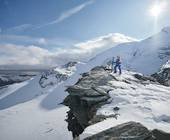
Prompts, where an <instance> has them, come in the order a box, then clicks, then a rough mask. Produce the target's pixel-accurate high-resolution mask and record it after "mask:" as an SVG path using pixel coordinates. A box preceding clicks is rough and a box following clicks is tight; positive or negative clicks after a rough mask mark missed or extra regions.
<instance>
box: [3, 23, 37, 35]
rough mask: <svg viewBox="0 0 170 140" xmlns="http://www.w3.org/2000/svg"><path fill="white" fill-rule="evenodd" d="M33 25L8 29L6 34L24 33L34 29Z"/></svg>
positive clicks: (22, 25)
mask: <svg viewBox="0 0 170 140" xmlns="http://www.w3.org/2000/svg"><path fill="white" fill-rule="evenodd" d="M33 27H34V26H33V25H32V24H21V25H18V26H15V27H11V28H9V29H7V30H6V31H5V32H7V33H16V32H23V31H25V30H28V29H33Z"/></svg>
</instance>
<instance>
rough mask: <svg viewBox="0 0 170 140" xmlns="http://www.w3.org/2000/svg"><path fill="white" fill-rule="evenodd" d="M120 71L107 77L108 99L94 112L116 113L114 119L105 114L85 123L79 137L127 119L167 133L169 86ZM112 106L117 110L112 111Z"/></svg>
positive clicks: (100, 113) (99, 113)
mask: <svg viewBox="0 0 170 140" xmlns="http://www.w3.org/2000/svg"><path fill="white" fill-rule="evenodd" d="M123 73H124V74H123V75H121V76H119V75H115V74H113V76H116V78H117V79H118V81H117V80H113V81H110V84H111V87H112V85H113V86H114V89H113V90H112V91H110V92H109V94H110V96H111V103H109V104H106V105H104V106H102V107H101V108H100V109H99V110H98V112H97V114H98V115H106V116H109V115H114V114H119V115H117V119H115V118H108V119H106V120H104V121H102V122H99V123H97V124H95V125H92V126H89V127H87V128H86V129H85V131H84V133H83V135H82V136H81V137H82V138H83V137H86V136H90V135H93V134H96V133H99V132H101V131H103V130H105V129H107V128H110V127H113V126H116V125H118V124H121V123H125V122H128V121H136V122H140V123H142V124H143V125H145V126H146V127H147V128H149V129H155V128H157V129H160V130H164V131H166V132H169V133H170V108H169V104H170V92H169V91H170V87H166V86H162V85H159V84H157V83H152V82H150V81H144V82H143V83H141V82H140V81H139V80H138V79H136V78H135V77H134V76H133V75H134V74H135V73H133V72H128V71H124V72H123ZM125 81H128V82H129V83H127V82H125ZM105 88H107V89H110V87H105ZM115 107H118V108H119V110H118V111H114V108H115Z"/></svg>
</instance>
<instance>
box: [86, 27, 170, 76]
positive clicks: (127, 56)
mask: <svg viewBox="0 0 170 140" xmlns="http://www.w3.org/2000/svg"><path fill="white" fill-rule="evenodd" d="M113 56H114V57H116V56H121V58H122V62H123V67H124V69H128V70H133V71H137V72H141V73H143V74H153V73H155V72H157V71H158V70H159V69H160V68H161V66H162V65H163V64H165V63H166V62H167V61H168V60H169V59H170V27H166V28H164V29H162V30H161V32H159V33H158V34H156V35H153V36H152V37H149V38H147V39H145V40H142V41H139V42H130V43H123V44H120V45H118V46H116V47H113V48H111V49H109V50H107V51H105V52H103V53H101V54H99V55H97V56H96V57H94V58H93V59H91V60H90V61H89V62H88V65H91V66H94V65H102V64H103V63H104V62H105V61H106V60H111V59H112V57H113Z"/></svg>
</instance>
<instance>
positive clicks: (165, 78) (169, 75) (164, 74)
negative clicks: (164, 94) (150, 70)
mask: <svg viewBox="0 0 170 140" xmlns="http://www.w3.org/2000/svg"><path fill="white" fill-rule="evenodd" d="M152 77H154V78H155V79H156V80H157V81H158V82H159V83H160V84H162V85H165V86H170V68H164V69H162V70H161V71H160V72H158V73H155V74H153V75H152Z"/></svg>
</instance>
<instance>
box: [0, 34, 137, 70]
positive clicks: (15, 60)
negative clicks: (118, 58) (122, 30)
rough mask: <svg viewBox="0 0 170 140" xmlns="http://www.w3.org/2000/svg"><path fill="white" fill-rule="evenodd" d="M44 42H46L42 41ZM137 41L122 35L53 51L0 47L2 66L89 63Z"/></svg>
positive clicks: (111, 35) (26, 47)
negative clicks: (99, 54)
mask: <svg viewBox="0 0 170 140" xmlns="http://www.w3.org/2000/svg"><path fill="white" fill-rule="evenodd" d="M41 41H42V42H44V40H43V39H42V40H41ZM132 41H136V39H133V38H131V37H128V36H124V35H121V34H108V35H105V36H101V37H98V38H95V39H92V40H88V41H85V42H82V43H78V44H75V45H74V47H71V48H65V49H64V48H57V49H53V50H52V51H50V50H48V49H45V48H40V47H39V46H35V45H14V44H2V45H0V59H1V61H0V65H1V66H4V65H12V66H13V67H16V66H17V65H29V66H33V67H34V66H44V67H51V66H56V65H61V64H64V63H67V62H68V61H88V60H89V59H91V58H92V57H94V56H95V55H97V54H98V53H100V52H102V51H104V50H106V49H109V48H111V47H114V46H116V45H118V44H120V43H124V42H132Z"/></svg>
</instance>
